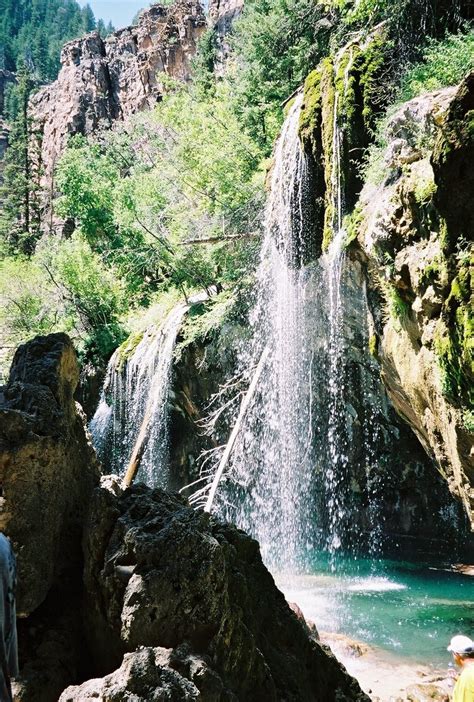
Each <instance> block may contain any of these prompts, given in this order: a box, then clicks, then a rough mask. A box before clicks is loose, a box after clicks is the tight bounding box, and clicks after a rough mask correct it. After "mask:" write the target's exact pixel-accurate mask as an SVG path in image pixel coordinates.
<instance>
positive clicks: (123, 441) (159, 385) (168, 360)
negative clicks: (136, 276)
mask: <svg viewBox="0 0 474 702" xmlns="http://www.w3.org/2000/svg"><path fill="white" fill-rule="evenodd" d="M188 309H189V307H188V305H186V304H184V303H182V304H179V305H177V306H176V307H174V309H173V310H172V311H171V312H170V313H169V315H168V316H167V317H166V319H165V321H164V322H163V324H162V325H161V326H158V327H157V326H153V327H152V328H151V329H149V330H148V331H147V332H146V333H145V335H144V337H143V339H142V340H141V341H140V343H139V344H138V346H137V348H136V349H135V350H134V352H133V354H132V356H131V357H130V358H128V359H127V360H124V361H123V362H121V359H120V350H117V351H116V352H115V354H114V355H113V356H112V358H111V360H110V362H109V366H108V369H107V376H106V380H105V383H104V389H103V391H102V397H101V400H100V404H99V407H98V409H97V411H96V413H95V415H94V418H93V419H92V421H91V425H90V430H91V434H92V439H93V443H94V446H95V448H96V450H97V452H98V455H99V458H100V459H101V460H102V462H103V464H104V465H105V466H106V469H107V470H108V471H109V472H114V473H117V474H119V475H123V473H124V472H125V470H126V468H127V464H128V462H129V460H130V457H131V455H132V452H133V448H134V446H135V443H136V440H137V438H138V434H139V432H140V428H141V426H142V422H143V420H144V418H145V415H147V416H148V417H149V432H148V443H147V446H146V449H145V452H144V454H143V457H142V460H141V464H140V470H139V473H138V480H141V481H143V482H145V483H146V484H147V485H149V486H150V487H156V486H160V487H166V486H167V484H168V463H169V443H168V399H169V391H170V381H171V370H172V363H173V352H174V348H175V344H176V337H177V334H178V331H179V329H180V326H181V323H182V320H183V317H184V315H185V314H186V312H187V310H188Z"/></svg>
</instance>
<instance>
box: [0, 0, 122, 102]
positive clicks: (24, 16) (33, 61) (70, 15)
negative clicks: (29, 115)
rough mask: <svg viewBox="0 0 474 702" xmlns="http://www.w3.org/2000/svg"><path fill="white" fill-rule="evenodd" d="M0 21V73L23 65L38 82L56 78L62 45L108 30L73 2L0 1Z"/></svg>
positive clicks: (87, 11)
mask: <svg viewBox="0 0 474 702" xmlns="http://www.w3.org/2000/svg"><path fill="white" fill-rule="evenodd" d="M0 17H1V20H0V69H1V68H3V69H6V70H8V71H16V70H18V69H19V68H20V66H22V65H23V66H24V65H27V66H28V68H29V70H30V71H31V73H32V74H33V76H34V78H35V80H36V81H39V82H44V81H50V80H54V79H55V78H56V76H57V74H58V71H59V56H60V53H61V48H62V46H63V44H64V43H65V42H66V41H68V40H69V39H74V38H75V37H78V36H81V35H82V34H84V33H86V32H91V31H92V30H94V29H98V30H99V31H100V32H101V33H103V34H106V33H107V32H110V31H111V30H112V27H111V26H109V27H107V28H106V27H105V25H104V23H103V21H102V20H99V21H98V22H97V21H96V19H95V17H94V13H93V12H92V10H91V8H90V6H89V5H85V6H84V7H82V8H81V6H80V5H79V4H78V3H77V2H76V0H1V1H0ZM14 99H15V98H14V96H12V97H11V100H10V105H9V107H8V109H9V110H10V111H11V110H12V109H14V106H13V104H12V103H13V102H14ZM7 102H8V100H7Z"/></svg>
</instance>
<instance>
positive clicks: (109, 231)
mask: <svg viewBox="0 0 474 702" xmlns="http://www.w3.org/2000/svg"><path fill="white" fill-rule="evenodd" d="M171 87H172V88H173V87H174V89H173V90H171V92H170V94H169V95H168V96H167V97H166V99H165V100H164V101H163V102H162V103H160V104H159V105H158V107H157V108H156V109H155V111H154V112H152V113H148V114H144V115H140V116H139V117H137V118H136V119H135V120H134V122H133V124H130V125H129V126H128V127H127V129H126V130H122V131H121V130H116V131H115V132H113V133H108V134H105V135H103V136H102V138H101V139H99V140H97V141H94V140H86V139H84V138H82V137H80V138H75V139H74V140H73V141H72V142H71V145H70V147H69V149H68V150H67V152H66V153H65V155H64V157H63V159H62V161H61V163H60V165H59V170H58V180H57V182H58V184H59V188H60V190H61V192H62V193H63V196H62V198H61V201H60V213H61V215H62V216H63V217H65V218H66V217H70V218H73V219H74V220H75V221H76V224H77V225H78V226H79V229H80V231H81V232H82V233H83V235H84V236H85V237H86V239H87V241H88V242H89V244H90V246H91V247H92V248H93V250H94V251H97V252H98V253H100V254H101V255H102V256H103V257H104V260H106V261H107V264H109V265H114V266H115V268H116V270H117V271H118V273H119V274H120V276H121V277H122V278H123V279H124V280H125V282H126V285H127V288H128V290H129V293H130V294H131V295H132V299H133V298H135V302H136V303H137V304H144V303H145V302H146V300H145V299H143V298H144V296H146V294H148V293H152V292H153V291H154V290H157V289H158V288H162V289H163V288H166V286H169V285H174V286H176V287H179V288H180V289H182V290H183V292H184V293H185V294H186V292H187V291H192V290H194V289H197V288H199V289H206V288H209V286H211V285H212V284H214V283H217V284H222V283H226V282H232V280H234V281H235V280H238V279H239V278H240V277H241V275H242V265H243V264H242V265H241V264H239V253H240V252H241V253H242V256H243V258H244V261H247V262H248V256H249V252H252V251H253V250H254V245H253V244H252V242H253V241H254V240H250V243H249V242H248V241H246V242H245V244H242V243H240V244H239V241H240V239H239V237H241V236H246V235H249V234H252V233H258V231H259V226H260V221H259V212H260V209H261V202H262V177H257V176H256V174H257V173H258V169H259V163H260V158H261V152H260V150H259V149H258V148H257V147H256V145H255V144H254V143H253V142H252V141H251V139H249V138H248V137H246V136H245V134H244V133H242V130H241V128H240V124H239V122H238V120H237V118H236V116H235V114H234V113H233V112H232V111H231V109H230V107H229V99H228V98H229V96H228V92H227V90H228V89H227V86H226V85H225V84H222V85H220V86H218V87H217V89H216V92H215V95H214V96H213V97H212V98H210V99H209V100H208V99H207V98H203V99H200V97H199V96H198V95H197V94H195V93H192V92H189V91H187V90H186V89H184V88H183V87H182V86H171ZM261 175H263V174H261ZM209 239H210V240H211V241H212V242H214V241H216V244H217V245H215V246H213V247H208V246H206V245H204V244H201V243H200V241H202V240H209ZM220 241H223V242H224V243H223V244H222V245H220V244H219V242H220ZM226 241H229V243H226ZM229 247H231V248H232V251H233V255H232V256H230V257H229V255H228V251H229ZM244 267H245V266H244ZM144 283H145V284H144Z"/></svg>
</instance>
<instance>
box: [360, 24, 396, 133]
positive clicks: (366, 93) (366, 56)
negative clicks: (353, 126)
mask: <svg viewBox="0 0 474 702" xmlns="http://www.w3.org/2000/svg"><path fill="white" fill-rule="evenodd" d="M391 50H392V45H391V43H390V42H389V41H388V40H387V36H386V33H385V32H380V33H379V34H377V35H375V36H374V38H373V40H372V41H371V42H370V43H369V44H368V45H367V47H366V49H365V50H364V51H363V52H362V54H361V55H360V59H359V65H357V64H356V66H355V68H357V69H358V70H359V71H360V86H361V89H362V99H363V108H362V116H363V118H364V124H365V127H366V129H367V131H368V132H370V133H373V132H374V129H375V125H376V122H377V119H378V118H379V117H380V112H381V107H382V105H381V103H383V100H381V94H383V90H384V85H383V82H382V80H381V79H382V76H383V72H384V70H385V65H386V60H387V55H388V53H389V52H390V51H391Z"/></svg>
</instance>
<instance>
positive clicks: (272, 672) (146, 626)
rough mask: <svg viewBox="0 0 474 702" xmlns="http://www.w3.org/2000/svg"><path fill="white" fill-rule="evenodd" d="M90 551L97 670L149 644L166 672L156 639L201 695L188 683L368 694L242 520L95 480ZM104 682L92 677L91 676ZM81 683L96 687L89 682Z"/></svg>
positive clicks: (217, 690)
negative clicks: (289, 596)
mask: <svg viewBox="0 0 474 702" xmlns="http://www.w3.org/2000/svg"><path fill="white" fill-rule="evenodd" d="M85 551H86V554H85V555H86V571H85V586H86V597H87V610H88V612H89V622H90V624H89V626H90V631H91V651H92V654H93V657H94V659H95V660H96V661H97V664H98V666H99V671H98V672H102V673H103V672H106V671H108V670H111V669H114V668H118V667H119V666H120V664H121V660H122V656H123V654H124V653H126V652H132V651H134V650H135V649H136V648H137V647H138V646H146V647H149V649H148V652H147V653H145V652H144V653H143V657H144V659H143V660H142V661H141V663H139V667H140V669H141V670H142V671H143V670H145V669H147V670H148V671H150V675H155V676H156V677H157V679H158V678H159V677H160V676H161V672H160V670H161V669H160V665H162V663H160V661H162V660H163V658H162V656H163V655H164V654H163V652H159V651H158V652H157V651H156V650H155V651H153V650H151V649H152V648H155V647H157V646H159V647H165V648H167V649H173V653H167V654H166V655H167V661H168V662H167V663H166V666H167V668H172V669H173V670H177V671H178V672H179V673H180V675H182V676H184V677H185V678H187V680H191V681H192V684H193V686H195V688H197V690H198V691H199V695H200V696H198V697H192V695H191V692H190V693H189V694H190V695H191V696H190V697H189V699H202V700H209V701H210V700H214V701H216V702H218V701H219V700H222V702H224V700H232V699H240V700H247V701H248V702H251V701H252V700H255V701H257V700H263V699H264V700H269V702H270V701H271V700H274V701H275V702H276V700H282V699H285V700H295V702H296V700H303V699H304V700H308V701H309V700H321V702H322V701H323V700H324V702H330V700H336V699H337V700H366V699H367V697H366V696H365V695H364V694H363V693H362V692H361V691H360V688H359V686H358V684H357V683H356V682H355V681H354V680H352V679H351V678H350V677H349V676H348V675H347V674H346V673H345V671H344V670H343V669H341V667H340V666H339V664H338V663H337V661H336V660H335V659H334V658H333V657H332V656H331V655H329V654H328V653H327V652H326V651H325V650H324V649H323V648H322V647H321V646H320V645H319V644H317V643H316V642H315V641H314V640H312V639H310V638H309V637H308V634H307V632H306V631H305V629H304V627H303V626H302V624H301V623H300V622H299V621H298V618H297V617H296V615H294V613H293V612H292V611H291V610H290V608H289V606H288V604H287V603H286V601H285V599H284V597H283V595H282V594H281V593H280V592H279V591H278V590H277V588H276V587H275V584H274V582H273V579H272V577H271V575H270V574H269V573H268V571H267V570H266V568H265V567H264V566H263V563H262V560H261V557H260V552H259V548H258V544H257V543H256V542H255V541H254V540H253V539H251V538H249V537H248V536H246V535H245V534H244V533H243V532H241V531H239V530H237V529H236V528H235V527H233V526H230V525H225V524H220V523H218V522H217V521H215V520H214V519H211V518H210V517H209V516H208V515H206V514H204V513H202V512H195V511H193V510H191V509H190V508H189V507H188V506H187V504H186V502H185V500H183V499H182V498H178V497H175V496H171V495H169V494H167V493H165V492H163V491H161V490H154V491H151V490H149V489H148V488H146V487H145V486H143V485H137V486H135V487H133V488H131V489H129V490H127V491H126V492H125V493H123V495H121V496H120V497H115V496H114V495H112V494H111V493H109V492H107V491H106V490H103V489H101V490H97V491H96V492H95V494H94V498H93V501H92V504H91V511H90V516H89V521H88V525H87V527H86V538H85ZM185 642H186V643H187V645H188V646H189V649H188V651H189V653H188V657H189V656H191V658H192V659H193V661H194V662H192V661H191V662H189V661H188V663H187V664H184V663H183V654H182V648H180V647H182V645H183V644H184V643H185ZM177 649H179V650H180V651H181V653H180V655H178V654H177V653H176V651H177ZM192 652H194V653H192ZM197 652H199V656H196V653H197ZM197 658H199V659H202V660H201V661H197ZM145 659H146V660H145ZM189 660H191V659H189ZM132 661H133V659H132V658H130V657H128V658H126V659H125V661H124V664H123V666H122V672H117V673H116V674H114V676H113V677H114V678H115V679H116V676H118V677H119V678H121V677H122V678H123V677H125V678H127V675H128V672H127V671H128V670H129V666H130V665H132V664H133V663H132ZM196 661H197V662H196ZM191 663H192V664H191ZM124 670H125V675H124V672H123V671H124ZM193 671H195V672H194V673H193ZM143 674H145V673H143ZM141 675H142V673H140V676H141ZM147 675H148V673H147ZM174 680H175V683H176V684H178V682H177V681H176V679H175V678H174ZM107 684H109V682H107V681H106V680H104V681H102V682H101V683H88V685H92V687H93V688H94V685H95V687H97V686H98V685H100V686H103V685H107ZM114 684H115V683H114ZM120 684H122V683H120ZM124 684H125V683H124ZM126 684H128V683H126ZM160 684H161V683H160ZM173 684H174V683H173ZM180 684H184V683H180ZM94 689H95V688H94ZM101 689H103V687H101ZM189 689H190V690H191V691H192V693H193V694H194V690H193V687H192V686H190V687H189ZM83 691H84V694H85V693H87V694H89V692H88V689H87V687H85V686H83V688H82V690H81V693H80V694H82V692H83ZM64 694H65V695H66V693H64ZM67 694H69V693H67ZM77 694H79V692H78V693H77ZM137 694H140V693H139V692H138V691H137ZM61 699H62V700H63V701H65V700H67V699H72V698H71V697H67V696H63V697H62V698H61ZM74 699H83V698H82V697H77V698H74ZM84 699H88V697H87V696H85V697H84ZM118 699H120V697H119V698H118ZM153 699H155V697H153ZM156 699H161V698H160V697H159V696H158V695H157V696H156ZM184 699H188V697H184Z"/></svg>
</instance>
